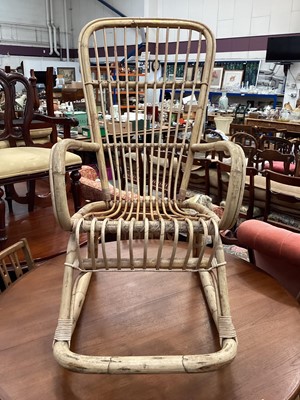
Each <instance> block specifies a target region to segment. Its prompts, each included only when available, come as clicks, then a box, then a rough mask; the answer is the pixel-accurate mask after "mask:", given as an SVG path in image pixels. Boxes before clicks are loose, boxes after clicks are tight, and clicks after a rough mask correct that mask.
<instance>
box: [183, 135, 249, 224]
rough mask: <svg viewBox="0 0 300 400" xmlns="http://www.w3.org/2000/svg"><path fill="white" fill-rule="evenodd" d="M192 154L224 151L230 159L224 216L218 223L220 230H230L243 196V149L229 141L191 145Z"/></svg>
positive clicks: (244, 166) (244, 173)
mask: <svg viewBox="0 0 300 400" xmlns="http://www.w3.org/2000/svg"><path fill="white" fill-rule="evenodd" d="M191 150H192V152H206V151H224V152H225V153H226V154H229V155H230V157H231V170H230V175H229V183H228V191H227V195H226V205H225V208H224V214H223V216H222V218H221V221H220V225H219V227H220V230H223V229H230V228H232V227H233V226H234V224H235V222H236V219H237V217H238V215H239V211H240V207H241V205H242V200H243V195H244V185H245V176H246V158H245V155H244V152H243V149H242V148H241V147H240V146H239V145H237V144H235V143H233V142H229V141H219V142H211V143H201V144H193V145H192V146H191Z"/></svg>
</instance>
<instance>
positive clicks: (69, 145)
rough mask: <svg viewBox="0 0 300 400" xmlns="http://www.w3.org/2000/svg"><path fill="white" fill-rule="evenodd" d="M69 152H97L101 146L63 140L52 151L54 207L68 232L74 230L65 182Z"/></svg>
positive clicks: (51, 170)
mask: <svg viewBox="0 0 300 400" xmlns="http://www.w3.org/2000/svg"><path fill="white" fill-rule="evenodd" d="M68 150H77V151H87V152H97V151H98V150H99V145H98V144H97V143H87V142H82V141H79V140H74V139H63V140H61V141H60V142H58V143H56V144H55V145H54V146H53V147H52V149H51V154H50V169H49V176H50V188H51V197H52V205H53V210H54V215H55V217H56V219H57V221H58V223H59V224H60V226H61V228H62V229H64V230H66V231H70V230H71V228H72V223H71V216H70V211H69V207H68V200H67V193H66V182H65V173H66V168H65V154H66V152H67V151H68Z"/></svg>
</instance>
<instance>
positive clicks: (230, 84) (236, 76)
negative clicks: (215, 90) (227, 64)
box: [222, 70, 244, 89]
mask: <svg viewBox="0 0 300 400" xmlns="http://www.w3.org/2000/svg"><path fill="white" fill-rule="evenodd" d="M243 73H244V71H243V70H225V71H224V77H223V84H222V89H233V88H239V87H240V86H241V83H242V79H243Z"/></svg>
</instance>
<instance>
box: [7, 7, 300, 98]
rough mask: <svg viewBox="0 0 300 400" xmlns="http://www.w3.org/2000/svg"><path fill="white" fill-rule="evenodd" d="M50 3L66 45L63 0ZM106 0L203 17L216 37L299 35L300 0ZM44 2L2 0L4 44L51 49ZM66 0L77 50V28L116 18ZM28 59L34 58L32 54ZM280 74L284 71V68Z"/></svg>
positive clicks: (14, 62) (131, 12)
mask: <svg viewBox="0 0 300 400" xmlns="http://www.w3.org/2000/svg"><path fill="white" fill-rule="evenodd" d="M52 1H53V12H54V23H55V25H56V26H57V28H58V29H59V45H60V46H61V47H63V48H64V47H65V45H66V41H65V38H66V32H65V23H64V7H63V0H52ZM106 1H107V2H108V3H109V4H111V5H112V6H113V7H115V8H116V9H118V10H119V11H121V12H122V13H123V14H125V15H127V16H149V17H174V18H189V19H194V20H199V21H202V22H204V23H205V24H207V25H208V26H209V27H210V28H211V29H212V31H213V33H214V34H215V36H216V38H217V39H224V38H232V37H248V36H254V37H255V36H261V35H271V34H285V33H298V32H299V29H300V0H285V1H282V0H185V1H182V0H126V1H124V0H106ZM45 2H46V0H27V1H26V2H24V1H20V0H9V1H4V0H2V1H0V45H1V44H5V43H6V44H18V45H20V44H24V45H27V46H28V45H32V46H40V47H45V48H48V47H49V37H48V30H47V27H46V17H45ZM66 4H67V30H68V32H67V34H68V36H67V37H68V41H69V47H70V48H77V40H78V35H79V32H80V30H81V28H82V27H83V26H84V25H85V24H86V23H87V22H88V21H90V20H92V19H95V18H99V17H114V16H116V14H115V13H114V12H113V11H111V10H109V9H108V8H107V7H105V6H104V5H102V4H101V3H100V2H99V1H98V0H84V1H83V0H66ZM26 59H29V60H30V59H31V60H33V58H30V57H29V58H27V57H26ZM216 59H217V60H230V59H236V60H247V59H251V60H253V59H258V60H261V61H262V68H264V69H269V68H272V67H273V64H266V63H264V59H265V51H252V50H250V49H249V50H247V49H246V50H245V51H243V52H238V51H230V52H219V53H217V54H216ZM22 60H23V57H19V56H11V55H7V54H0V67H4V66H5V65H10V66H11V67H13V68H15V67H17V66H18V65H20V63H21V61H22ZM46 60H49V58H48V57H47V50H45V58H44V61H46ZM58 60H59V58H57V59H50V62H52V63H53V66H55V63H56V62H57V61H58ZM71 61H72V60H71ZM294 68H296V70H297V71H298V63H295V65H293V69H294ZM293 69H292V70H291V71H293ZM279 74H281V75H282V68H281V67H280V71H279ZM297 74H298V72H297V73H296V75H297ZM287 83H288V85H287V88H288V89H289V88H291V90H294V88H293V87H290V85H293V83H295V81H294V80H293V76H292V75H291V73H289V74H288V80H287ZM289 96H290V94H289Z"/></svg>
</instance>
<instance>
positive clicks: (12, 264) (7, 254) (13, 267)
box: [0, 238, 35, 292]
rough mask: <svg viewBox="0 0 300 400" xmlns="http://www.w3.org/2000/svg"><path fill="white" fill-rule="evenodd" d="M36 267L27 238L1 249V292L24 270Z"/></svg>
mask: <svg viewBox="0 0 300 400" xmlns="http://www.w3.org/2000/svg"><path fill="white" fill-rule="evenodd" d="M34 267H35V263H34V260H33V258H32V255H31V251H30V248H29V245H28V242H27V240H26V239H25V238H24V239H21V240H19V241H18V242H17V243H14V244H13V245H11V246H9V247H7V248H5V249H4V250H2V251H0V278H1V281H0V292H1V290H2V291H3V290H5V289H7V288H8V287H9V286H10V285H11V284H12V283H13V282H14V281H15V280H17V279H18V278H20V277H21V276H22V275H23V274H24V271H29V270H31V269H33V268H34Z"/></svg>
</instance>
